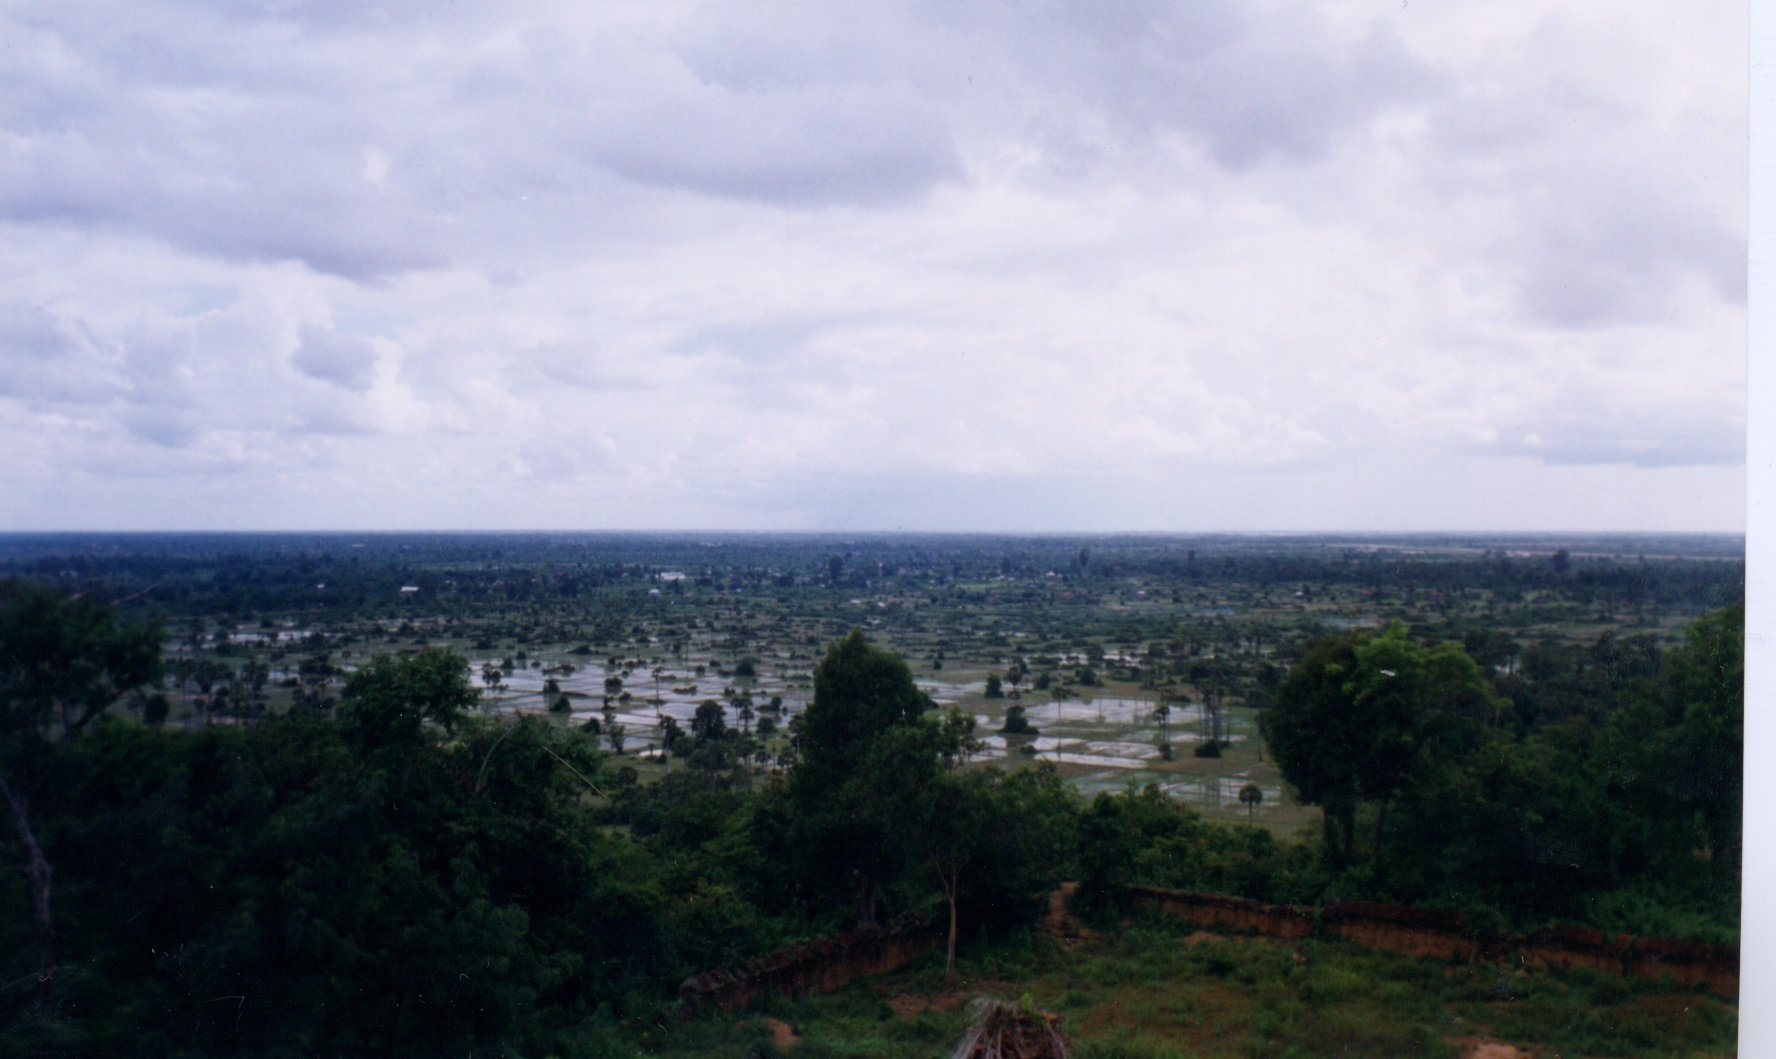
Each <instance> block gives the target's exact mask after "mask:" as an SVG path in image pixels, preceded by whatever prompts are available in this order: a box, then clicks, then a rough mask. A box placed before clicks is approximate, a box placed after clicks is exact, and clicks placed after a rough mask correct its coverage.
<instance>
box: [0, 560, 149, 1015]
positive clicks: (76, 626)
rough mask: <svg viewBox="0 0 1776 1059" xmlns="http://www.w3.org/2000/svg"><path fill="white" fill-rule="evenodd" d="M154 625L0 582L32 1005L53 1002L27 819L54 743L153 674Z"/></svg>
mask: <svg viewBox="0 0 1776 1059" xmlns="http://www.w3.org/2000/svg"><path fill="white" fill-rule="evenodd" d="M160 665H161V663H160V631H159V630H158V629H156V628H153V627H149V626H141V625H120V624H119V623H118V621H117V618H116V615H115V614H114V613H113V611H112V610H111V609H110V608H108V607H103V606H100V605H98V604H96V603H93V602H91V601H88V600H78V599H69V598H67V597H66V596H63V595H62V594H60V593H58V592H54V591H52V590H50V589H47V588H44V587H42V586H40V585H37V584H34V583H32V582H29V581H17V580H8V581H0V801H4V802H5V806H6V815H7V822H8V823H9V824H10V825H11V830H12V833H13V837H14V839H15V840H16V843H17V844H16V846H14V844H13V843H10V842H9V843H6V844H5V846H4V848H5V852H6V853H7V854H8V855H9V857H10V858H12V859H14V860H15V863H16V866H17V867H18V868H19V870H20V871H22V872H23V873H24V876H25V881H26V883H27V885H28V887H29V889H30V896H31V916H32V921H33V923H34V925H35V927H36V934H37V969H36V974H37V988H36V990H35V1001H34V1003H35V1006H36V1009H37V1012H38V1014H39V1016H40V1017H41V1018H42V1019H44V1020H47V1019H48V1018H50V1017H51V1016H52V1015H53V1013H54V1010H55V985H56V961H57V957H56V927H55V917H54V911H53V907H52V903H51V898H52V888H53V882H52V879H53V876H54V868H53V866H52V865H51V862H50V859H49V856H48V854H47V853H46V852H45V850H44V847H43V843H42V842H40V841H39V840H38V837H37V832H36V829H35V827H34V826H33V824H32V803H33V801H34V800H35V799H36V797H37V796H38V794H39V793H41V788H42V786H43V784H44V783H45V782H46V781H47V779H48V778H49V775H50V772H49V770H48V769H47V768H46V765H47V764H48V762H49V761H50V760H51V759H52V758H53V756H54V755H53V751H54V748H55V744H57V743H64V742H66V741H68V740H70V739H73V738H74V737H75V736H77V735H79V734H80V733H81V732H82V731H83V730H85V729H86V728H87V726H88V725H90V724H91V723H92V722H93V719H94V718H96V717H98V716H99V715H100V714H102V713H103V712H104V711H105V709H106V708H107V707H109V706H110V705H111V704H112V703H114V702H116V701H117V700H119V699H120V698H122V697H123V696H124V695H125V694H127V693H129V692H131V691H133V690H135V689H137V688H139V687H141V686H143V685H145V684H148V683H150V682H153V681H157V680H159V678H160V672H161V670H160Z"/></svg>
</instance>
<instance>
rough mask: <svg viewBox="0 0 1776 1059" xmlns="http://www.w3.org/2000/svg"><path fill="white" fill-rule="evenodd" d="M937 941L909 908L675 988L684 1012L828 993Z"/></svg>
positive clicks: (898, 963) (924, 921)
mask: <svg viewBox="0 0 1776 1059" xmlns="http://www.w3.org/2000/svg"><path fill="white" fill-rule="evenodd" d="M935 944H937V931H935V930H934V929H932V926H931V917H929V916H927V915H926V914H925V913H923V912H911V913H908V914H907V915H904V916H901V917H899V918H897V919H895V920H893V921H892V922H890V923H889V924H888V925H887V926H885V927H881V926H863V927H856V928H854V929H851V930H847V931H844V932H842V933H839V934H830V935H828V936H826V937H824V938H815V939H814V940H812V941H805V942H802V943H801V944H799V945H791V946H790V947H789V948H787V949H779V950H777V951H776V952H772V953H767V954H766V955H764V956H760V957H759V958H758V959H756V960H752V961H750V962H748V963H746V964H745V965H743V966H742V967H740V968H739V969H738V970H729V969H728V968H726V967H721V968H717V969H716V970H713V971H705V972H703V973H702V974H698V975H692V976H691V977H690V978H687V979H685V980H684V983H683V984H682V985H680V986H679V987H678V995H679V999H680V1000H681V1001H682V1002H683V1004H684V1011H685V1013H686V1014H703V1013H707V1012H712V1011H719V1012H731V1011H738V1010H740V1009H742V1008H744V1007H746V1006H747V1005H749V1004H751V1003H752V1002H753V1001H754V1000H757V999H758V998H760V997H763V996H770V995H776V996H800V995H801V994H804V993H831V992H836V991H837V990H840V989H843V988H845V987H846V986H848V985H850V984H851V983H852V982H855V981H857V980H858V979H860V978H868V977H870V976H871V975H877V974H886V973H888V972H889V971H893V970H896V969H898V968H900V967H902V966H905V965H906V964H907V962H908V961H910V960H913V959H914V958H916V957H919V956H922V955H924V954H925V953H927V952H929V951H930V950H931V947H932V946H933V945H935Z"/></svg>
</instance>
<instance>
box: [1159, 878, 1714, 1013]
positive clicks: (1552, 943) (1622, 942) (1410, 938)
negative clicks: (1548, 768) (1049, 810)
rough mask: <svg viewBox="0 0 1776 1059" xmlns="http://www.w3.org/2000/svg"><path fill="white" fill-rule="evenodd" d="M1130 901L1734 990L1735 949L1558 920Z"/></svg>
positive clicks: (1264, 930)
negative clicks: (1495, 920) (1475, 920)
mask: <svg viewBox="0 0 1776 1059" xmlns="http://www.w3.org/2000/svg"><path fill="white" fill-rule="evenodd" d="M1129 892H1130V894H1131V895H1132V896H1133V898H1134V902H1135V905H1136V906H1137V907H1140V908H1148V909H1152V910H1155V911H1159V912H1164V913H1166V914H1167V915H1173V916H1177V917H1179V918H1181V919H1185V920H1188V921H1190V922H1192V923H1195V924H1197V925H1199V926H1205V927H1214V926H1219V927H1231V928H1233V929H1235V930H1249V931H1252V932H1254V933H1257V934H1262V935H1264V936H1266V937H1273V938H1303V937H1310V936H1313V935H1316V934H1318V935H1324V936H1330V937H1337V938H1344V939H1347V940H1349V941H1353V942H1356V943H1357V944H1358V945H1362V946H1364V947H1366V948H1371V949H1383V950H1386V951H1388V952H1397V953H1401V954H1402V955H1406V956H1417V957H1421V958H1426V959H1439V960H1493V961H1496V960H1511V961H1513V962H1516V963H1520V964H1524V965H1526V966H1531V967H1550V968H1568V967H1589V968H1591V969H1593V970H1598V971H1609V972H1611V973H1614V974H1622V975H1630V976H1633V977H1637V978H1657V977H1659V976H1660V975H1663V974H1669V975H1670V976H1671V977H1672V978H1673V979H1675V980H1676V981H1678V982H1681V983H1683V984H1685V985H1693V984H1695V983H1697V982H1704V983H1706V984H1707V985H1708V987H1709V988H1710V989H1712V990H1714V991H1715V992H1717V993H1719V994H1721V995H1723V996H1729V997H1731V996H1736V995H1737V994H1738V992H1739V949H1738V947H1737V946H1734V945H1707V944H1703V943H1701V942H1694V941H1674V940H1671V939H1669V938H1636V937H1631V936H1629V935H1626V934H1620V935H1615V936H1611V935H1609V934H1606V933H1605V932H1603V931H1601V930H1596V929H1593V928H1591V927H1579V926H1569V925H1559V926H1554V927H1549V928H1547V929H1545V930H1538V931H1536V932H1534V933H1532V934H1529V935H1516V934H1512V935H1505V936H1503V937H1484V936H1481V935H1480V934H1479V933H1477V932H1476V931H1474V930H1473V929H1472V928H1471V927H1470V925H1469V924H1468V921H1467V918H1466V917H1465V916H1463V915H1462V914H1461V913H1459V912H1449V911H1444V910H1442V909H1435V908H1411V907H1407V906H1405V905H1387V904H1378V903H1376V902H1373V901H1335V902H1333V903H1332V904H1329V905H1327V906H1325V907H1324V908H1321V909H1314V908H1309V907H1305V906H1302V905H1270V904H1264V903H1263V902H1261V901H1248V900H1246V899H1244V898H1240V897H1228V896H1226V895H1225V894H1205V893H1192V892H1188V891H1183V890H1165V889H1161V888H1159V887H1157V886H1131V887H1129Z"/></svg>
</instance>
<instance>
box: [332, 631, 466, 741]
mask: <svg viewBox="0 0 1776 1059" xmlns="http://www.w3.org/2000/svg"><path fill="white" fill-rule="evenodd" d="M469 672H470V668H469V663H468V662H467V661H466V660H465V659H464V658H463V657H462V656H461V655H458V654H457V653H456V652H455V651H451V650H449V649H447V648H442V647H428V648H426V649H425V650H423V651H421V652H420V653H419V654H417V655H414V656H412V657H409V658H396V657H391V656H389V655H378V656H377V657H375V658H373V659H371V660H370V662H369V664H368V665H366V666H364V667H363V668H361V669H359V670H357V671H356V672H354V673H352V674H351V675H350V676H348V677H347V678H346V681H345V690H344V691H343V692H342V694H341V696H340V703H339V712H338V719H339V726H340V730H341V732H342V733H343V734H344V736H345V738H346V739H347V740H348V741H350V742H351V743H352V744H353V745H354V746H356V747H358V748H360V749H362V750H364V751H369V752H375V751H380V750H383V749H385V748H389V749H394V750H397V751H401V752H410V751H411V750H412V749H413V748H414V747H415V746H417V745H419V744H420V743H421V741H422V740H423V739H424V738H425V736H424V730H425V726H426V724H427V723H430V724H433V725H436V726H437V727H438V728H439V729H441V730H442V731H444V732H452V731H454V730H455V729H456V726H457V725H458V724H459V723H461V721H462V719H463V716H464V715H465V714H466V713H467V712H468V711H470V710H473V709H474V708H475V706H476V704H477V702H478V701H479V700H480V695H479V694H478V693H477V692H476V690H475V688H474V686H473V685H472V684H470V683H469Z"/></svg>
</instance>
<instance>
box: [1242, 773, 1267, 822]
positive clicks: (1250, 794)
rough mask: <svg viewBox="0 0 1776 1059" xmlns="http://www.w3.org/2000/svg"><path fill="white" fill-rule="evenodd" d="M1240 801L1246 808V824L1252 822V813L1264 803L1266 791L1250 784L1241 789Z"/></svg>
mask: <svg viewBox="0 0 1776 1059" xmlns="http://www.w3.org/2000/svg"><path fill="white" fill-rule="evenodd" d="M1239 797H1240V801H1242V802H1244V803H1245V806H1246V823H1248V824H1249V823H1251V822H1252V813H1253V812H1255V811H1256V810H1257V808H1258V806H1259V804H1260V803H1262V802H1263V801H1264V791H1263V790H1262V789H1261V788H1259V786H1258V785H1257V784H1256V783H1248V784H1246V785H1245V786H1244V787H1241V788H1240V796H1239Z"/></svg>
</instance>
